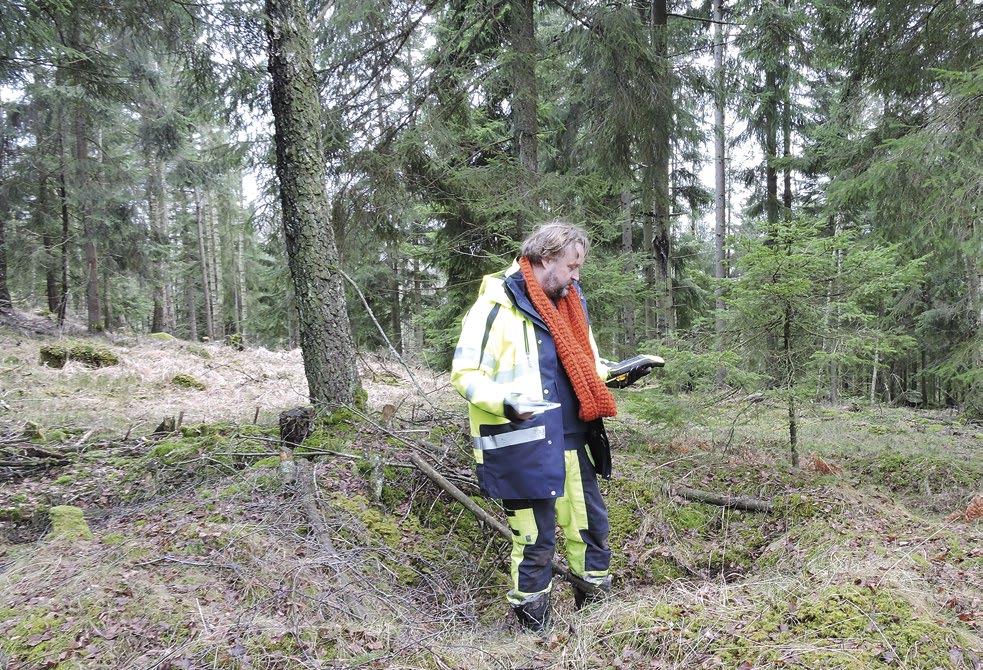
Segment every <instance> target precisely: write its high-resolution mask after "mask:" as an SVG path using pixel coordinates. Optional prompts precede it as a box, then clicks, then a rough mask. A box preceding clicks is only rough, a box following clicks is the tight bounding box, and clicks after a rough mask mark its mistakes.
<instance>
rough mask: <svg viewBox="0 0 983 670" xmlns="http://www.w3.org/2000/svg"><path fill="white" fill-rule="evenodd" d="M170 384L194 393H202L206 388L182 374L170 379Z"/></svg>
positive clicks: (193, 378)
mask: <svg viewBox="0 0 983 670" xmlns="http://www.w3.org/2000/svg"><path fill="white" fill-rule="evenodd" d="M171 383H172V384H174V385H175V386H178V387H180V388H183V389H193V390H195V391H204V390H205V388H207V387H206V386H205V383H204V382H203V381H201V380H199V379H198V378H197V377H195V376H193V375H189V374H187V373H184V372H179V373H178V374H176V375H174V376H173V377H171Z"/></svg>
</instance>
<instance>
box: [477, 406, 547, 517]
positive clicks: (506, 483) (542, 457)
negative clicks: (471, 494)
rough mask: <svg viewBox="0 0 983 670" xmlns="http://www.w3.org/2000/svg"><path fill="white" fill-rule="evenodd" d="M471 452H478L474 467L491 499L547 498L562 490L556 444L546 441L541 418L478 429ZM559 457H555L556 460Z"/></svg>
mask: <svg viewBox="0 0 983 670" xmlns="http://www.w3.org/2000/svg"><path fill="white" fill-rule="evenodd" d="M480 431H481V436H480V437H476V438H474V439H475V448H477V449H481V451H482V458H483V463H482V465H480V466H479V467H478V479H479V484H480V485H481V488H482V489H483V490H484V491H485V493H486V494H487V495H488V496H490V497H492V498H504V499H513V498H551V497H555V496H557V495H559V494H560V491H561V490H562V486H563V457H562V448H563V445H562V444H560V445H559V446H558V447H557V446H556V445H552V444H551V443H550V441H549V440H547V439H546V418H545V415H543V414H541V415H539V416H534V417H532V418H531V419H529V420H527V421H516V422H511V423H507V424H501V425H496V426H481V429H480ZM558 454H559V456H558Z"/></svg>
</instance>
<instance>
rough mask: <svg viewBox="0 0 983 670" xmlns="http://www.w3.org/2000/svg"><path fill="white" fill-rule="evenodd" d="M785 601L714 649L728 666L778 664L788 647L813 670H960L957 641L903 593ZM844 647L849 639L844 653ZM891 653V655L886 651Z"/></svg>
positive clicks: (849, 590) (846, 593)
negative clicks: (896, 664) (899, 664)
mask: <svg viewBox="0 0 983 670" xmlns="http://www.w3.org/2000/svg"><path fill="white" fill-rule="evenodd" d="M790 602H791V603H794V600H792V601H789V600H782V601H781V602H777V603H773V604H771V605H770V606H768V607H767V608H766V609H765V611H764V612H763V613H761V615H760V616H758V617H753V618H749V619H748V624H747V626H746V627H745V628H744V629H743V630H742V631H740V634H739V635H733V636H724V637H721V638H719V639H717V640H716V641H715V643H714V650H715V651H716V654H717V656H718V658H720V659H721V660H722V661H723V662H724V664H725V665H727V666H731V667H733V666H737V665H739V664H740V663H743V662H749V663H752V664H753V665H754V666H755V667H757V666H759V665H761V666H768V665H770V664H773V663H775V662H777V661H778V660H779V659H780V658H781V654H782V653H784V649H783V648H787V647H786V645H789V644H795V645H796V646H798V647H801V648H803V651H802V653H801V656H800V657H799V659H798V660H799V663H801V664H802V666H804V667H810V668H839V669H843V670H846V669H851V670H852V669H854V668H857V669H859V668H881V667H889V666H891V665H893V661H894V660H901V659H904V660H905V662H906V666H907V667H909V668H925V669H930V668H953V667H954V666H953V664H952V661H951V659H950V656H949V650H950V649H952V648H953V647H958V646H961V640H959V639H958V637H957V635H956V634H955V633H954V632H952V631H949V630H946V629H945V628H943V627H942V626H940V625H938V624H936V623H934V622H933V621H931V620H930V619H928V618H926V617H924V616H921V615H920V614H919V613H918V612H917V611H916V610H915V608H914V607H913V606H912V605H911V603H909V602H908V601H907V600H906V599H905V598H904V597H903V596H902V595H901V594H900V593H897V592H894V591H891V590H888V589H879V590H876V591H872V590H870V589H867V588H861V587H855V586H852V585H850V586H839V587H833V588H830V589H827V590H825V591H823V592H821V593H819V594H818V595H816V596H814V597H811V598H808V599H806V600H804V601H802V602H799V603H798V604H797V606H796V605H794V604H793V605H790V604H789V603H790ZM844 641H849V642H850V646H849V654H845V653H844V650H845V647H844V646H843V642H844ZM887 652H890V653H887Z"/></svg>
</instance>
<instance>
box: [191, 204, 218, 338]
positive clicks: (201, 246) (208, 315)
mask: <svg viewBox="0 0 983 670" xmlns="http://www.w3.org/2000/svg"><path fill="white" fill-rule="evenodd" d="M194 198H195V224H196V227H197V230H198V265H199V268H200V269H201V292H202V296H203V298H204V310H205V335H206V336H207V337H208V339H209V340H214V339H215V324H214V316H213V312H212V290H211V280H210V278H209V274H210V273H209V271H208V254H207V253H206V249H205V221H204V218H205V217H204V213H203V212H202V205H201V195H200V194H199V192H198V187H197V186H195V187H194Z"/></svg>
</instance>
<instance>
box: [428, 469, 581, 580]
mask: <svg viewBox="0 0 983 670" xmlns="http://www.w3.org/2000/svg"><path fill="white" fill-rule="evenodd" d="M410 460H411V461H413V464H414V465H416V467H417V468H419V470H420V471H421V472H422V473H423V474H425V475H426V476H427V477H429V478H430V479H431V481H433V482H434V483H435V484H436V485H437V486H439V487H440V488H442V489H443V490H444V491H446V492H447V493H448V494H450V496H451V497H452V498H454V499H455V500H457V501H458V502H459V503H461V504H462V505H464V506H465V507H467V508H468V510H469V511H470V512H471V513H472V514H474V515H475V516H476V517H478V520H479V521H482V522H484V523H486V524H487V525H488V526H490V527H491V528H493V529H494V530H495V531H497V532H498V534H499V535H501V536H502V537H504V538H506V539H507V540H508V541H509V543H511V542H512V530H511V529H510V528H509V527H508V526H506V525H505V524H504V523H502V522H501V521H499V520H498V519H496V518H495V517H493V516H492V515H491V514H489V513H488V512H486V511H485V510H484V508H482V507H481V505H479V504H478V503H476V502H475V501H474V500H472V499H471V498H470V497H469V496H468V495H466V494H465V493H464V491H462V490H461V489H459V488H457V487H456V486H455V485H454V484H452V483H451V482H450V481H448V479H447V478H446V477H444V476H443V475H442V474H440V473H439V472H437V471H436V470H435V469H434V468H433V466H431V465H430V464H429V463H427V462H426V461H425V460H423V458H422V457H421V456H420V455H419V454H417V453H415V452H410ZM552 568H553V574H554V575H560V576H561V577H563V578H564V579H566V580H567V581H568V582H572V583H579V582H581V581H582V580H580V578H578V577H577V576H576V575H575V574H573V573H572V572H570V570H569V569H568V568H567V567H566V566H564V565H563V564H562V563H561V562H560V561H558V560H556V559H555V558H554V559H553V565H552Z"/></svg>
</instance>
